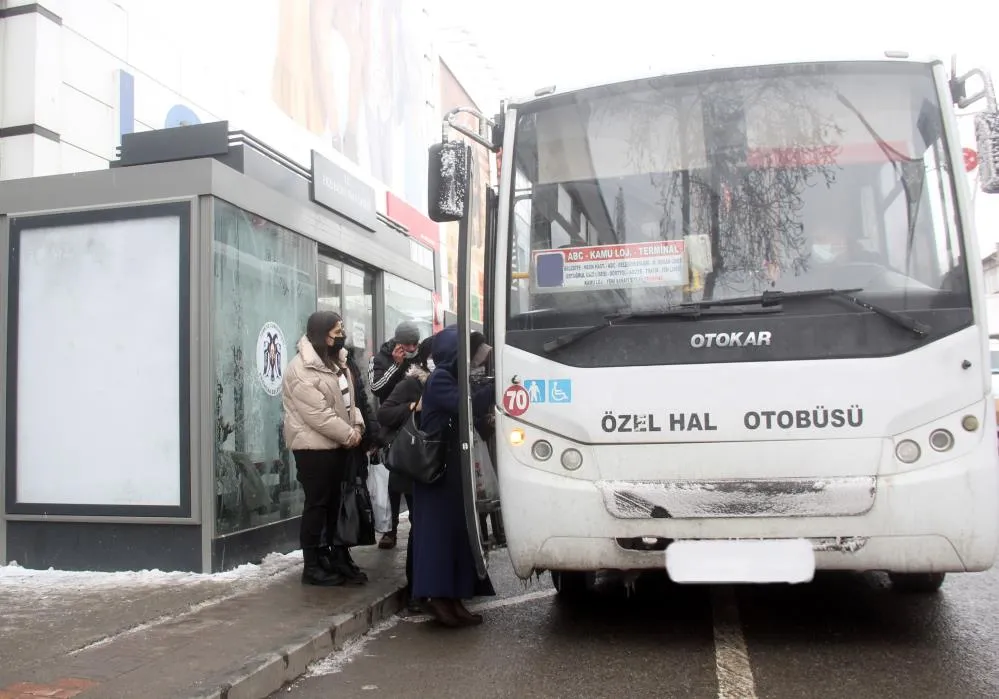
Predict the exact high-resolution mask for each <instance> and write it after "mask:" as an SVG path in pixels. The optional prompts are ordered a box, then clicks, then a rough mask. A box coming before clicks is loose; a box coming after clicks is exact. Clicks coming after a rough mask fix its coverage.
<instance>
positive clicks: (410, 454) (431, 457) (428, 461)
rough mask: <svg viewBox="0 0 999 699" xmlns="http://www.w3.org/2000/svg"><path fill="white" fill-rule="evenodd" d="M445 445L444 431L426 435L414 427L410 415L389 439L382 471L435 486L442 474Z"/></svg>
mask: <svg viewBox="0 0 999 699" xmlns="http://www.w3.org/2000/svg"><path fill="white" fill-rule="evenodd" d="M445 444H446V438H445V435H444V432H443V431H440V432H436V433H434V434H427V433H426V432H424V431H423V430H421V429H420V428H419V426H418V425H417V422H416V413H415V412H414V413H412V414H411V415H410V416H409V419H408V420H406V422H405V424H403V426H402V428H400V430H399V432H398V434H396V436H395V438H394V439H393V440H392V445H391V446H390V447H389V449H388V458H387V459H386V460H385V468H387V469H388V470H389V471H395V472H396V473H399V474H401V475H404V476H408V477H410V478H412V479H413V480H414V481H417V482H418V483H423V484H430V483H435V482H436V481H438V480H440V478H441V476H443V475H444V451H445Z"/></svg>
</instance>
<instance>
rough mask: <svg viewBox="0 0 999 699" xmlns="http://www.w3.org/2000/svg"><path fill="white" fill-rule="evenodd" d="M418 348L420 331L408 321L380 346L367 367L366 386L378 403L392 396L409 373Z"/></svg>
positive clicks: (400, 325)
mask: <svg viewBox="0 0 999 699" xmlns="http://www.w3.org/2000/svg"><path fill="white" fill-rule="evenodd" d="M419 346H420V329H419V328H417V327H416V325H415V324H413V323H411V322H410V321H408V320H404V321H403V322H401V323H399V326H398V327H397V328H396V329H395V335H393V336H392V339H391V340H389V341H388V342H386V343H385V344H384V345H382V346H381V349H379V350H378V353H377V354H375V356H373V357H372V358H371V363H370V365H369V367H368V386H369V387H370V388H371V392H372V393H374V394H375V397H376V398H377V399H378V400H379V401H383V400H385V399H386V398H388V397H389V396H390V395H392V389H393V388H395V386H396V384H397V383H399V382H400V381H402V378H403V377H404V376H405V375H406V372H407V371H409V367H410V366H412V364H413V360H414V359H415V358H416V351H417V350H418V349H419Z"/></svg>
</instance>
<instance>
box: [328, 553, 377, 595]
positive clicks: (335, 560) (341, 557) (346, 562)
mask: <svg viewBox="0 0 999 699" xmlns="http://www.w3.org/2000/svg"><path fill="white" fill-rule="evenodd" d="M327 550H328V551H329V565H330V566H331V570H334V571H336V572H337V573H340V575H342V576H344V577H345V578H347V580H348V581H350V582H351V583H353V584H358V585H361V584H364V583H366V582H368V576H367V574H366V573H365V572H364V571H363V570H361V569H360V568H358V567H357V564H356V563H354V559H353V558H351V557H350V549H349V548H347V547H346V546H334V547H333V548H332V549H327Z"/></svg>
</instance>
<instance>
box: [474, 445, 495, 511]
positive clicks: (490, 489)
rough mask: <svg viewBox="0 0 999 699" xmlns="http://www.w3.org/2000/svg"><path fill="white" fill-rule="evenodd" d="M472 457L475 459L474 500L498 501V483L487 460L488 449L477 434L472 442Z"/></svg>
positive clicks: (491, 465) (490, 463)
mask: <svg viewBox="0 0 999 699" xmlns="http://www.w3.org/2000/svg"><path fill="white" fill-rule="evenodd" d="M472 457H473V458H474V459H475V499H476V500H480V501H481V500H499V482H498V481H497V480H496V469H495V468H493V462H492V459H490V458H489V447H488V446H487V445H486V443H485V442H484V441H482V439H480V438H479V435H477V434H476V435H475V438H474V439H473V441H472Z"/></svg>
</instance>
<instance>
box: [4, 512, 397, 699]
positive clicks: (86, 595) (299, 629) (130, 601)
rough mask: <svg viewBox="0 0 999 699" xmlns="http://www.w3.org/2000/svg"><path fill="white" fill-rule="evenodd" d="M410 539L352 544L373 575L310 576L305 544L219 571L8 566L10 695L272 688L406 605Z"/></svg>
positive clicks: (232, 695)
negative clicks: (345, 582) (319, 579)
mask: <svg viewBox="0 0 999 699" xmlns="http://www.w3.org/2000/svg"><path fill="white" fill-rule="evenodd" d="M400 529H401V530H402V531H400V534H403V533H404V532H405V533H407V534H408V532H407V531H406V530H408V526H402V527H400ZM400 539H401V541H400V545H399V546H398V547H397V548H396V550H395V551H379V550H378V549H377V548H375V547H367V548H363V549H354V550H353V551H352V554H353V556H354V559H355V560H356V561H357V563H358V565H359V566H361V568H363V569H364V570H365V571H366V572H367V573H368V576H369V578H370V582H369V583H368V584H367V585H365V586H363V587H341V588H331V589H323V588H316V587H310V586H303V585H302V584H301V582H300V576H301V570H302V568H301V554H300V553H299V554H297V555H296V554H289V555H287V556H280V555H275V556H270V557H268V559H266V560H265V561H264V562H263V563H262V564H261V565H260V566H247V567H244V568H242V569H238V570H236V571H232V572H230V573H226V574H221V575H213V576H204V575H188V574H181V573H177V574H155V575H154V576H150V575H149V574H142V573H139V574H132V573H120V574H97V573H93V574H79V573H56V572H53V571H38V572H35V571H23V574H21V573H19V575H18V576H16V577H11V576H9V575H8V576H6V577H0V699H27V698H28V697H36V698H37V697H55V698H57V699H69V698H71V697H79V699H97V698H107V699H119V698H121V699H125V698H126V697H127V698H128V699H136V698H138V697H143V699H159V698H160V697H162V698H163V699H167V698H169V699H202V698H208V697H218V698H220V699H242V698H252V699H262V698H263V697H266V696H268V695H269V694H270V693H272V692H274V691H275V690H277V689H279V688H280V687H281V685H282V684H283V683H284V682H287V681H290V680H292V679H294V678H295V677H297V676H298V675H300V674H302V673H303V672H305V669H306V666H307V665H308V664H309V663H310V662H312V661H314V660H318V659H319V658H322V657H324V656H325V655H327V654H328V653H329V652H331V650H333V649H334V648H339V647H340V646H342V645H343V643H344V642H345V641H347V640H349V639H350V638H353V637H356V636H358V635H361V634H363V633H365V632H366V631H367V630H368V629H369V628H370V627H371V626H372V625H373V624H376V623H378V621H380V620H381V619H383V618H386V617H388V616H391V615H392V614H394V613H395V612H396V611H398V609H399V606H400V595H399V592H400V590H401V588H402V586H403V585H404V583H405V536H400Z"/></svg>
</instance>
